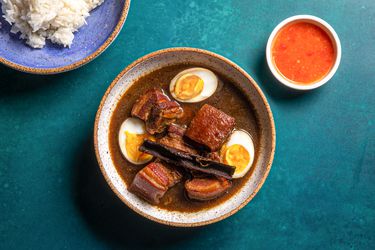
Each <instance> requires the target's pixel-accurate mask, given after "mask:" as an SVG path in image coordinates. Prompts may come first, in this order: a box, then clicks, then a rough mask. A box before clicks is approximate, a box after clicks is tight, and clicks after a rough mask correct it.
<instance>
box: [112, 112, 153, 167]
mask: <svg viewBox="0 0 375 250" xmlns="http://www.w3.org/2000/svg"><path fill="white" fill-rule="evenodd" d="M145 139H150V140H155V139H154V138H153V137H152V136H151V135H149V134H147V132H146V126H145V124H144V122H143V121H142V120H140V119H138V118H133V117H131V118H128V119H126V120H125V121H124V122H123V123H122V125H121V127H120V131H119V144H120V149H121V153H122V154H123V155H124V157H125V158H126V159H127V160H128V161H129V162H131V163H133V164H137V165H139V164H144V163H147V162H149V161H151V160H152V155H149V154H146V153H143V152H141V151H139V147H140V146H141V144H142V143H143V141H144V140H145Z"/></svg>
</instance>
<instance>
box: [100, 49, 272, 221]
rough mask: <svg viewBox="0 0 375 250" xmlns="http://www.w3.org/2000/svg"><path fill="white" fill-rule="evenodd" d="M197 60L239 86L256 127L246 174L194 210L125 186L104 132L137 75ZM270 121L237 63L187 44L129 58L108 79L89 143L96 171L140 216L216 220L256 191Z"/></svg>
mask: <svg viewBox="0 0 375 250" xmlns="http://www.w3.org/2000/svg"><path fill="white" fill-rule="evenodd" d="M182 62H185V63H189V64H199V65H202V66H206V67H207V68H210V69H213V70H214V71H216V72H218V73H221V74H222V75H225V76H227V78H228V79H230V80H231V81H232V82H233V84H235V85H236V87H237V88H239V89H240V90H242V92H243V93H244V95H245V96H246V98H247V99H248V101H249V102H251V104H252V106H253V107H255V108H254V109H255V110H254V111H255V113H256V117H257V122H258V125H259V127H260V140H259V144H260V145H259V147H260V149H259V153H258V154H259V155H258V160H257V161H256V164H255V165H254V166H253V168H255V169H254V170H253V172H252V175H251V177H250V178H249V179H248V181H247V182H246V183H245V185H244V186H243V187H242V188H241V189H240V190H239V191H238V192H237V193H236V194H234V195H233V196H232V197H230V198H229V199H228V200H226V201H225V202H224V203H222V204H220V205H218V206H216V207H212V208H209V209H206V210H203V211H199V212H193V213H189V212H176V211H168V210H164V209H161V208H158V207H156V206H152V205H150V204H149V203H147V202H145V201H143V200H142V199H139V198H138V197H137V196H135V195H133V194H132V193H130V192H129V191H128V190H127V186H126V183H125V182H124V180H123V179H122V178H121V176H120V175H119V173H118V172H117V170H116V168H115V166H114V163H113V161H112V158H111V154H110V153H109V152H110V150H109V144H108V132H109V125H110V119H111V116H112V114H113V112H114V110H115V107H116V105H117V103H118V102H119V100H120V98H121V96H122V95H124V94H125V93H126V91H127V90H128V89H129V87H130V86H131V85H132V84H133V83H134V82H135V81H136V80H137V79H138V78H140V77H141V76H144V75H146V74H148V73H150V72H152V71H155V70H157V69H160V68H163V67H165V66H169V65H174V64H180V63H182ZM275 140H276V136H275V126H274V121H273V117H272V112H271V109H270V107H269V105H268V103H267V100H266V98H265V96H264V95H263V93H262V91H261V89H260V88H259V86H258V85H257V84H256V82H255V81H254V80H253V79H252V78H251V77H250V76H249V75H248V74H247V73H246V72H245V71H244V70H243V69H241V68H240V67H239V66H237V65H236V64H234V63H233V62H231V61H230V60H228V59H226V58H224V57H222V56H219V55H217V54H214V53H212V52H208V51H205V50H199V49H193V48H172V49H165V50H161V51H157V52H154V53H151V54H149V55H146V56H144V57H142V58H140V59H139V60H137V61H135V62H134V63H132V64H131V65H129V66H128V67H127V68H126V69H124V70H123V71H122V72H121V73H120V75H119V76H118V77H117V78H116V79H115V80H114V81H113V82H112V84H111V85H110V86H109V88H108V90H107V92H106V93H105V95H104V97H103V99H102V101H101V104H100V107H99V110H98V113H97V116H96V120H95V128H94V144H95V151H96V156H97V159H98V162H99V165H100V168H101V171H102V173H103V175H104V177H105V179H106V180H107V182H108V184H109V185H110V187H111V188H112V190H113V191H114V192H115V193H116V194H117V196H118V197H119V198H120V199H121V200H122V201H123V202H124V203H125V204H126V205H128V206H129V207H130V208H131V209H133V210H134V211H136V212H137V213H139V214H141V215H142V216H144V217H146V218H148V219H150V220H153V221H156V222H159V223H163V224H167V225H171V226H181V227H192V226H202V225H206V224H210V223H214V222H217V221H220V220H222V219H224V218H226V217H228V216H230V215H232V214H234V213H236V212H237V211H238V210H240V209H241V208H242V207H244V206H245V205H246V204H247V203H248V202H249V201H250V200H251V199H252V198H253V197H254V196H255V194H256V193H257V192H258V191H259V189H260V188H261V186H262V185H263V183H264V181H265V179H266V178H267V175H268V173H269V171H270V168H271V164H272V161H273V156H274V151H275Z"/></svg>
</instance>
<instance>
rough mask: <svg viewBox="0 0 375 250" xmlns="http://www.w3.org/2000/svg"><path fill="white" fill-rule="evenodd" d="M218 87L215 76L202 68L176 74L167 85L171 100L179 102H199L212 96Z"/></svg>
mask: <svg viewBox="0 0 375 250" xmlns="http://www.w3.org/2000/svg"><path fill="white" fill-rule="evenodd" d="M217 85H218V79H217V76H216V75H215V74H214V73H213V72H212V71H210V70H208V69H204V68H190V69H186V70H184V71H182V72H180V73H178V74H177V75H176V76H175V77H174V78H173V79H172V81H171V84H170V85H169V91H170V92H171V95H172V96H173V98H175V99H176V100H178V101H180V102H188V103H194V102H200V101H203V100H205V99H207V98H208V97H210V96H212V95H213V94H214V93H215V91H216V89H217Z"/></svg>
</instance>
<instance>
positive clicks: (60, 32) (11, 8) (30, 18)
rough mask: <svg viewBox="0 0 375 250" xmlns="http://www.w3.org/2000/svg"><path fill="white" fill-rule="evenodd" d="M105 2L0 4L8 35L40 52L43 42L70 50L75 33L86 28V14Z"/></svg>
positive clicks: (21, 0)
mask: <svg viewBox="0 0 375 250" xmlns="http://www.w3.org/2000/svg"><path fill="white" fill-rule="evenodd" d="M103 2H104V0H0V3H1V8H2V12H3V16H4V18H5V20H6V21H7V22H8V23H10V24H11V25H12V28H11V32H12V33H14V34H16V33H18V32H19V33H20V38H21V39H25V40H26V43H27V44H28V45H30V46H31V47H33V48H43V47H44V45H45V44H46V39H49V40H51V41H52V42H53V43H57V44H60V45H63V46H64V47H70V46H71V45H72V42H73V39H74V32H76V31H77V30H78V29H79V28H80V27H82V26H83V25H84V24H86V21H85V18H86V17H88V16H89V15H90V14H89V12H90V11H91V10H93V9H94V8H96V7H97V6H99V5H100V4H102V3H103Z"/></svg>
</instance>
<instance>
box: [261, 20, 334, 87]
mask: <svg viewBox="0 0 375 250" xmlns="http://www.w3.org/2000/svg"><path fill="white" fill-rule="evenodd" d="M297 22H306V23H311V24H314V25H316V26H317V27H319V28H321V29H322V30H323V31H325V32H326V34H327V35H328V36H329V38H330V39H331V42H332V45H333V48H334V63H333V66H332V67H331V69H330V70H329V72H328V73H327V74H326V75H324V77H323V78H321V79H320V80H317V81H315V82H312V83H298V82H295V81H293V80H291V79H288V78H287V77H285V76H284V75H283V74H282V73H281V72H280V71H279V69H278V68H277V66H276V63H275V61H274V58H273V52H272V49H273V45H274V42H275V40H276V38H277V35H278V34H279V32H280V31H281V30H282V29H283V28H284V27H286V26H287V25H289V24H291V23H297ZM266 58H267V64H268V67H269V68H270V70H271V72H272V74H273V75H274V77H275V78H276V79H277V80H278V81H279V82H280V83H282V84H283V85H284V86H287V87H288V88H291V89H294V90H300V91H307V90H312V89H316V88H319V87H320V86H322V85H324V84H325V83H327V82H328V81H329V80H330V79H331V78H332V77H333V75H334V74H335V73H336V71H337V69H338V67H339V64H340V61H341V43H340V39H339V37H338V36H337V34H336V32H335V30H334V29H333V28H332V27H331V25H329V24H328V23H327V22H326V21H324V20H322V19H320V18H318V17H315V16H311V15H297V16H292V17H289V18H287V19H285V20H284V21H282V22H281V23H279V24H278V25H277V26H276V27H275V29H274V30H273V31H272V33H271V35H270V37H269V39H268V42H267V48H266Z"/></svg>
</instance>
